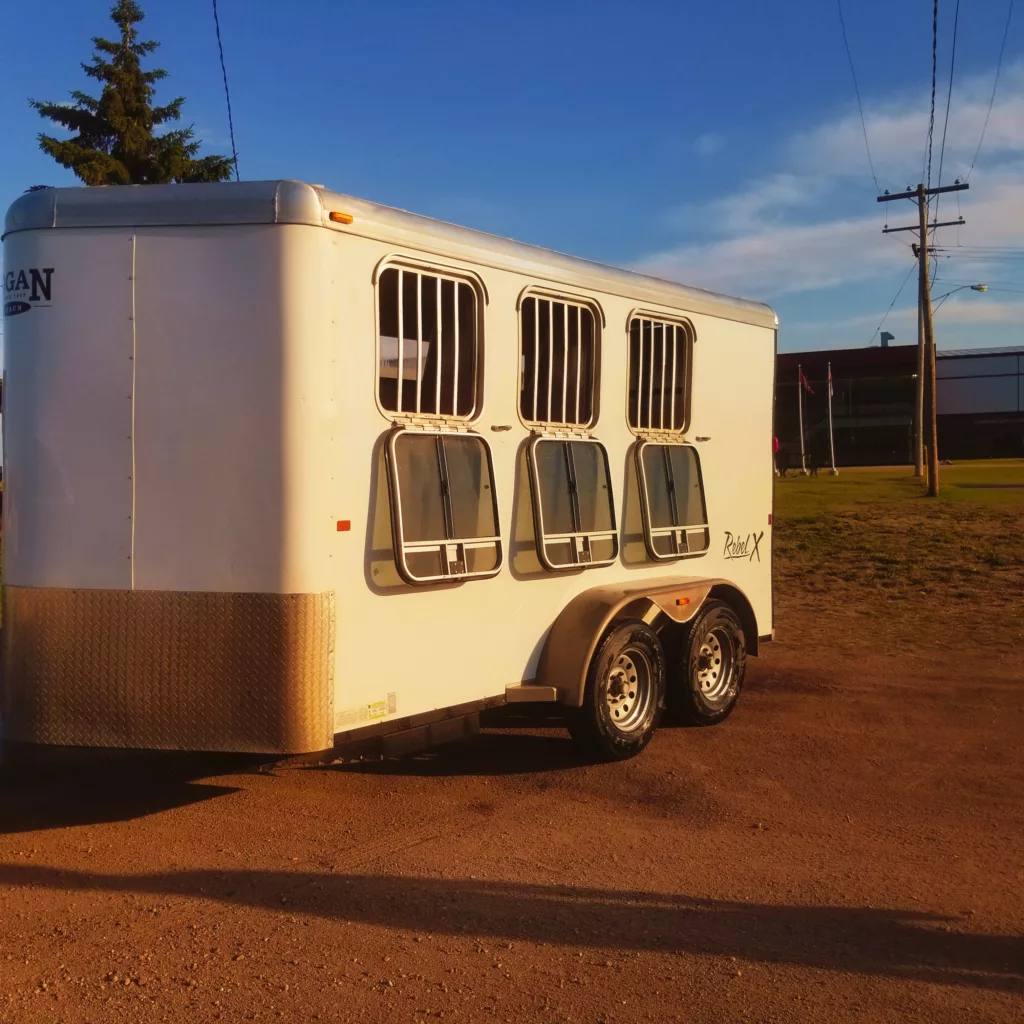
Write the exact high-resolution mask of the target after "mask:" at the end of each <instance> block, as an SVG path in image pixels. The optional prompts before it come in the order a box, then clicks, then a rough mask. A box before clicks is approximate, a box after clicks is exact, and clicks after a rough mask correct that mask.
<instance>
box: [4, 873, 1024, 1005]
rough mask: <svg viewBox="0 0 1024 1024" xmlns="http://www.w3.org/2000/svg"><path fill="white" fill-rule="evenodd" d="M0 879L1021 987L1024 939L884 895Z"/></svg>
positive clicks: (74, 876)
mask: <svg viewBox="0 0 1024 1024" xmlns="http://www.w3.org/2000/svg"><path fill="white" fill-rule="evenodd" d="M0 885H4V886H14V887H22V888H44V889H56V890H60V891H62V892H71V891H76V890H77V891H92V892H118V893H133V894H137V895H161V896H169V897H187V898H199V899H204V900H213V901H217V902H222V903H226V904H233V905H244V906H249V907H253V908H257V909H261V910H265V911H268V912H273V913H279V914H280V913H285V914H288V915H289V916H294V915H296V914H305V915H310V916H312V917H318V918H326V919H331V920H336V921H347V922H350V923H357V924H371V925H378V926H383V927H386V928H393V929H405V930H408V931H412V932H414V933H415V932H421V933H426V934H428V935H433V936H437V935H439V934H443V935H450V936H460V935H466V936H473V937H487V938H491V939H502V940H506V941H509V940H511V941H515V940H518V941H523V942H535V943H543V944H551V945H553V946H574V947H579V946H587V947H591V948H593V949H595V950H601V951H606V953H607V955H615V956H619V957H621V956H623V955H629V954H632V953H641V952H648V953H650V952H654V953H676V954H678V953H687V954H697V955H705V956H732V957H736V958H737V959H742V960H745V961H749V962H759V963H770V964H792V965H799V966H803V967H813V968H819V969H823V970H831V971H841V972H843V973H847V974H849V973H855V974H861V975H873V976H886V977H894V978H902V979H908V980H918V981H926V982H932V983H938V984H945V985H958V986H966V987H971V988H983V989H990V990H995V991H1003V992H1024V967H1022V964H1024V938H1021V937H1020V936H1016V935H986V934H979V933H973V932H966V931H963V930H961V926H962V925H963V924H964V923H965V922H964V920H963V919H962V918H960V919H958V918H951V917H948V916H942V915H939V914H934V913H929V912H927V911H920V910H905V909H900V908H881V907H862V906H855V907H837V906H831V907H822V906H793V905H772V904H763V903H745V902H737V901H730V900H715V899H704V898H699V897H692V896H687V895H678V894H669V893H658V892H643V891H624V890H622V891H620V890H613V889H589V888H584V887H578V888H577V887H572V886H557V885H535V884H517V883H508V882H499V881H482V880H469V879H455V880H450V879H440V878H422V877H394V876H380V875H363V874H360V875H355V874H334V873H317V872H302V871H295V872H287V871H227V872H224V871H216V872H213V871H182V872H167V873H154V874H139V875H108V874H99V873H95V874H94V873H88V872H80V871H66V870H59V869H56V868H49V867H42V866H35V865H28V864H24V865H23V864H3V865H0Z"/></svg>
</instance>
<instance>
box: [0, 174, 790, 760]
mask: <svg viewBox="0 0 1024 1024" xmlns="http://www.w3.org/2000/svg"><path fill="white" fill-rule="evenodd" d="M3 266H4V324H5V370H6V372H5V381H4V383H5V385H6V386H5V389H4V427H5V438H4V442H5V446H6V447H5V452H4V456H5V457H4V476H5V481H4V483H5V495H4V497H5V500H4V506H3V540H4V567H3V569H4V581H3V582H4V588H3V589H4V609H3V666H4V684H3V706H2V707H3V722H2V729H3V735H4V737H5V738H6V739H7V740H8V741H21V742H27V743H32V744H54V745H73V746H93V747H130V748H147V749H154V748H158V749H167V748H170V749H189V750H219V751H253V752H261V753H278V754H296V753H309V752H318V751H326V750H332V749H333V750H337V749H339V748H341V747H345V746H346V745H348V747H347V749H356V748H358V747H359V745H360V744H366V743H369V742H371V741H372V742H374V743H378V744H380V743H381V742H383V746H384V749H385V750H389V751H400V750H407V749H411V748H413V747H416V746H423V745H429V744H430V743H432V742H437V741H440V740H443V739H447V738H450V737H452V736H453V735H458V734H461V733H462V732H464V731H467V730H468V731H471V730H472V729H473V727H474V722H475V721H478V714H479V711H480V710H481V709H483V708H485V707H489V706H493V705H497V704H503V703H506V702H557V703H558V704H561V705H563V706H564V708H565V709H566V715H567V718H568V721H569V724H570V726H571V729H572V732H573V734H574V736H575V737H576V738H577V739H579V740H581V741H583V742H584V743H585V744H586V745H587V746H588V747H589V748H591V750H592V751H593V752H594V753H595V754H596V755H597V756H602V757H625V756H628V755H630V754H633V753H636V752H637V751H639V750H640V749H642V747H643V746H644V745H645V744H646V742H647V741H648V739H649V738H650V736H651V734H652V733H653V731H654V729H655V726H656V725H657V723H658V719H659V716H660V713H661V711H662V710H663V709H664V708H666V707H667V708H668V709H669V710H671V711H674V712H675V713H676V714H677V715H678V716H680V717H682V718H685V719H688V720H689V721H691V722H695V723H703V724H710V723H714V722H717V721H719V720H721V719H722V718H724V717H725V716H726V715H727V714H728V713H729V712H730V711H731V709H732V707H733V705H734V703H735V701H736V698H737V696H738V694H739V691H740V687H741V684H742V680H743V673H744V666H745V659H746V656H747V655H748V654H756V653H757V651H758V647H759V645H760V644H761V643H764V642H765V641H766V640H768V639H770V638H771V634H772V579H771V524H772V491H773V474H772V445H771V439H772V401H773V389H774V388H773V385H774V365H775V358H774V357H775V339H776V327H777V319H776V317H775V315H774V314H773V312H772V311H771V310H770V309H769V308H767V307H766V306H764V305H760V304H757V303H753V302H747V301H742V300H739V299H732V298H726V297H723V296H720V295H715V294H712V293H709V292H706V291H700V290H696V289H691V288H684V287H680V286H677V285H675V284H669V283H666V282H664V281H660V280H655V279H652V278H649V277H644V276H641V275H638V274H633V273H628V272H625V271H622V270H615V269H611V268H609V267H604V266H600V265H597V264H594V263H589V262H586V261H584V260H579V259H573V258H570V257H567V256H562V255H559V254H557V253H553V252H548V251H546V250H543V249H539V248H534V247H532V246H528V245H522V244H519V243H517V242H512V241H507V240H505V239H502V238H496V237H493V236H491V235H487V234H483V233H481V232H478V231H471V230H467V229H464V228H459V227H454V226H452V225H449V224H445V223H440V222H438V221H435V220H431V219H429V218H426V217H420V216H416V215H414V214H410V213H405V212H402V211H399V210H394V209H389V208H387V207H382V206H378V205H375V204H373V203H369V202H366V201H363V200H360V199H354V198H352V197H350V196H344V195H339V194H336V193H333V192H330V191H327V190H325V189H323V188H322V187H320V186H315V185H306V184H302V183H299V182H295V181H276V182H250V183H242V184H216V185H156V186H137V187H113V188H89V189H85V188H70V189H45V190H40V191H36V192H32V193H30V194H26V195H24V196H22V197H21V198H19V199H18V200H17V201H16V202H15V203H14V204H13V205H12V206H11V208H10V210H9V211H8V213H7V218H6V224H5V233H4V264H3ZM474 716H476V717H474ZM382 738H383V741H382Z"/></svg>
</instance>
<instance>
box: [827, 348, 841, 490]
mask: <svg viewBox="0 0 1024 1024" xmlns="http://www.w3.org/2000/svg"><path fill="white" fill-rule="evenodd" d="M828 447H829V451H830V452H831V453H832V475H833V476H835V475H836V474H837V473H838V472H839V470H838V469H836V442H835V437H834V436H833V434H832V364H831V363H829V364H828Z"/></svg>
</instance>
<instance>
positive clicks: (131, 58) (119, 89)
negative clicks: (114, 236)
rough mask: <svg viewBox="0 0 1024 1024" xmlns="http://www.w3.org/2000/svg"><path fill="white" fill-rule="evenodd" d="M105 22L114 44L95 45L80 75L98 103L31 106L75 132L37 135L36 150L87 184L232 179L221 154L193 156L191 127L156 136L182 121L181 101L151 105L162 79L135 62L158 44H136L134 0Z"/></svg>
mask: <svg viewBox="0 0 1024 1024" xmlns="http://www.w3.org/2000/svg"><path fill="white" fill-rule="evenodd" d="M110 17H111V20H112V21H113V22H114V24H115V25H117V27H118V28H119V29H120V30H121V38H120V40H118V41H117V42H112V41H110V40H109V39H100V38H99V37H96V38H94V39H93V41H92V42H93V47H94V49H95V52H94V53H93V59H92V62H91V63H89V64H83V65H82V70H83V71H84V72H85V73H86V74H87V75H88V76H89V77H90V78H94V79H96V81H98V82H102V83H103V92H102V93H101V95H100V97H99V99H96V98H95V97H93V96H90V95H88V94H87V93H84V92H73V93H72V94H71V97H72V99H73V100H74V101H75V102H74V104H60V103H40V102H39V101H37V100H30V101H29V102H30V103H31V105H32V106H33V107H35V109H36V110H38V111H39V113H40V114H41V115H42V116H43V117H45V118H49V120H51V121H54V122H56V123H57V124H60V125H63V126H64V127H65V128H67V129H68V130H69V131H72V132H74V133H75V135H74V137H73V138H70V139H55V138H53V137H52V136H50V135H42V134H41V135H40V136H39V148H40V149H42V151H43V152H44V153H48V154H49V155H50V156H52V157H53V159H54V160H56V161H57V163H59V164H62V165H63V166H64V167H67V168H69V169H70V170H72V171H74V172H75V174H76V175H77V176H78V177H79V178H80V179H81V180H82V181H84V182H85V184H86V185H153V184H161V183H166V182H193V181H223V180H224V179H225V178H228V177H230V176H231V159H230V158H229V157H226V156H204V157H198V156H197V154H198V152H199V147H200V145H201V143H200V142H199V141H195V140H194V139H193V135H194V132H193V130H192V128H191V127H189V128H178V129H174V130H172V131H168V132H165V133H164V134H163V135H156V134H154V129H155V128H157V127H159V126H160V125H163V124H167V123H168V122H173V121H177V120H179V119H180V117H181V105H182V103H184V102H185V99H184V97H182V96H179V97H178V98H177V99H176V100H172V101H171V102H170V103H168V104H167V105H166V106H163V107H155V106H153V105H152V100H153V85H154V83H155V82H158V81H160V79H162V78H165V77H166V76H167V72H166V71H163V70H161V69H160V68H154V69H153V70H152V71H143V70H142V65H141V59H142V58H143V57H146V56H148V55H149V54H151V53H152V52H153V51H154V50H155V49H156V48H157V47H158V46H159V45H160V44H159V43H154V42H140V41H139V39H138V33H137V31H136V28H135V26H136V25H138V23H139V22H140V21H142V19H143V18H144V17H145V15H144V14H143V12H142V8H141V7H140V6H139V5H138V4H137V3H136V2H135V0H117V2H116V3H115V4H114V7H113V9H112V10H111V12H110Z"/></svg>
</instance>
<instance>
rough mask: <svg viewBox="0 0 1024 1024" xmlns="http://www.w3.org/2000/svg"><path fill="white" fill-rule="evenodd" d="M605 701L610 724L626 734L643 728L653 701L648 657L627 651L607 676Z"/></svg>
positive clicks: (619, 657) (621, 655)
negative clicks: (642, 725) (639, 727)
mask: <svg viewBox="0 0 1024 1024" xmlns="http://www.w3.org/2000/svg"><path fill="white" fill-rule="evenodd" d="M606 679H607V686H606V689H605V701H606V703H607V706H608V712H609V716H610V718H611V720H612V721H613V722H614V723H615V725H616V726H617V727H618V728H619V729H622V730H623V731H629V730H631V729H635V728H637V727H638V726H639V725H640V724H642V722H643V720H644V718H645V716H646V714H647V710H648V706H649V704H650V700H651V667H650V665H649V664H648V661H647V658H646V656H645V655H644V654H643V653H642V652H641V651H638V650H635V649H633V648H627V649H626V650H624V651H623V652H622V653H621V654H620V655H619V656H618V657H617V658H616V659H615V661H614V663H613V664H612V666H611V668H610V669H609V670H608V674H607V677H606Z"/></svg>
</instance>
